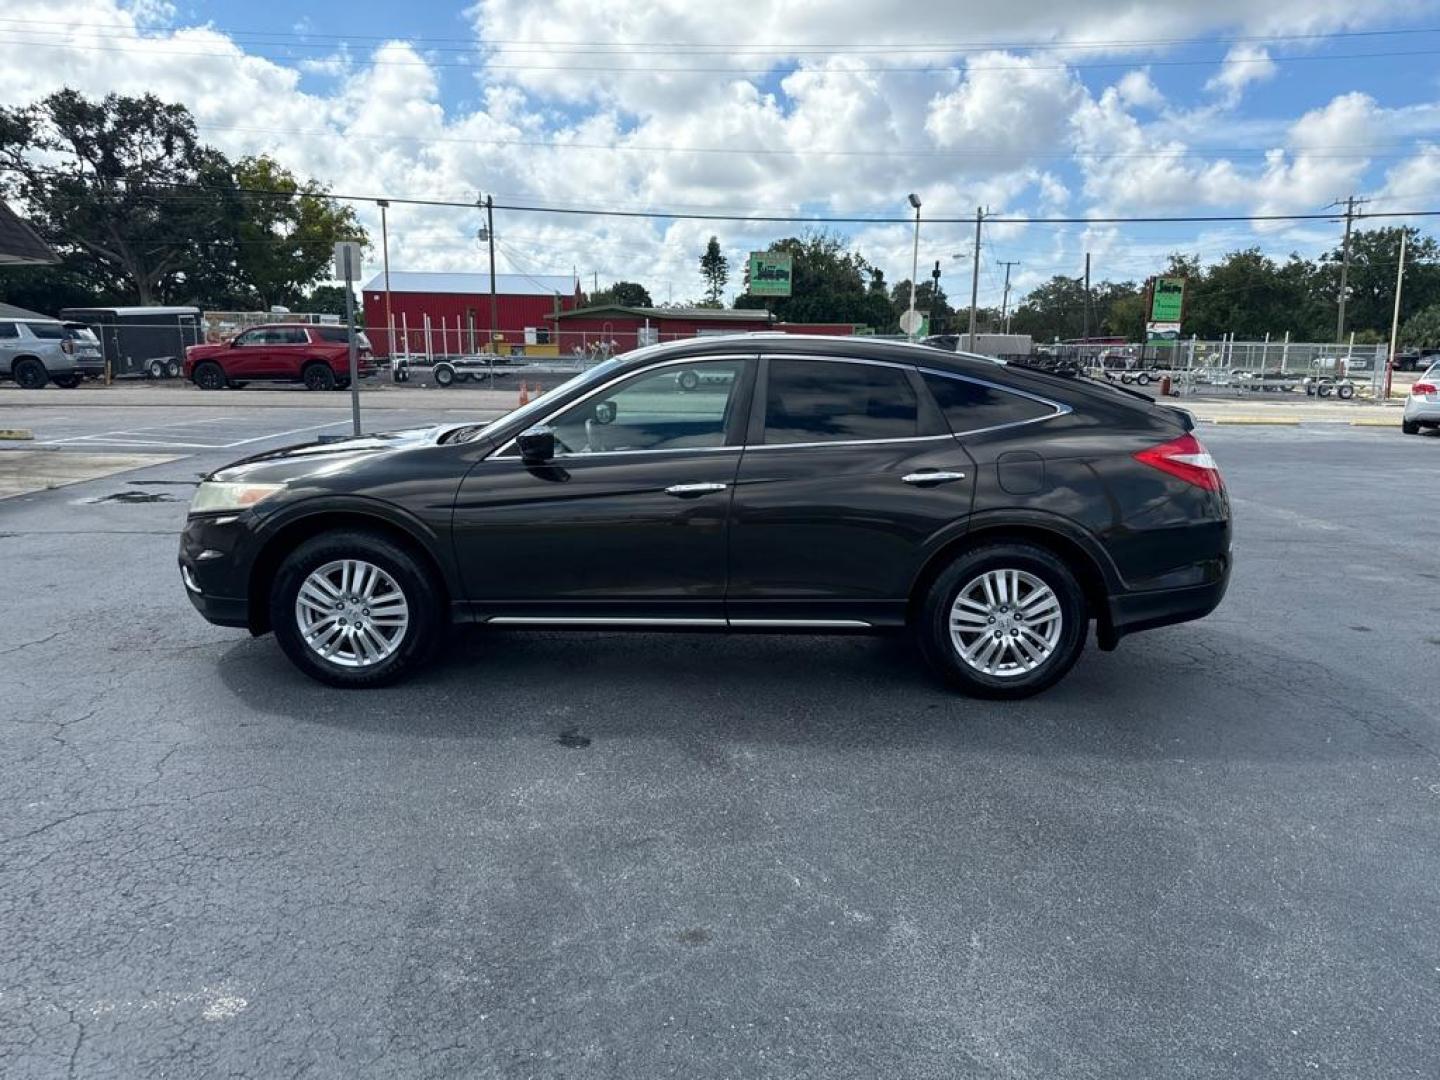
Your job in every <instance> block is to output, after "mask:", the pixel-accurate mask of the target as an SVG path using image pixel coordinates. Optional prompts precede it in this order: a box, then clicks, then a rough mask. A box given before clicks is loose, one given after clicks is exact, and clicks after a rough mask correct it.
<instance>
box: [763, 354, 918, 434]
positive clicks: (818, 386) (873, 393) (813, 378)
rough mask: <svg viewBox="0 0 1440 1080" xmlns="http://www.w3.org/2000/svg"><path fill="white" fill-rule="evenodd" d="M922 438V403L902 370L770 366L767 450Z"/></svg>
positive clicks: (796, 363) (793, 363)
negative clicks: (793, 446) (790, 446)
mask: <svg viewBox="0 0 1440 1080" xmlns="http://www.w3.org/2000/svg"><path fill="white" fill-rule="evenodd" d="M920 433H921V432H920V405H919V400H918V398H917V396H916V393H915V388H914V386H913V385H911V382H910V377H909V375H908V373H907V372H906V369H904V368H902V367H891V366H887V365H882V364H870V363H842V362H840V361H834V360H780V359H772V360H771V361H770V378H769V382H768V383H767V385H766V394H765V434H764V438H763V441H764V442H765V444H766V445H784V444H786V443H816V442H867V441H872V440H875V439H909V438H914V437H915V436H917V435H919V434H920Z"/></svg>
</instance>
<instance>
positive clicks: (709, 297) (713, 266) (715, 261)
mask: <svg viewBox="0 0 1440 1080" xmlns="http://www.w3.org/2000/svg"><path fill="white" fill-rule="evenodd" d="M700 276H701V277H703V278H704V279H705V306H707V307H720V306H721V302H722V300H723V298H724V296H725V283H726V282H727V281H729V280H730V261H729V260H728V259H726V258H725V253H724V252H722V251H721V250H720V241H719V239H718V238H716V237H714V236H712V237H710V242H709V243H708V244H706V245H705V254H704V255H701V256H700Z"/></svg>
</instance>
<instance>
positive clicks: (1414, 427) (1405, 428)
mask: <svg viewBox="0 0 1440 1080" xmlns="http://www.w3.org/2000/svg"><path fill="white" fill-rule="evenodd" d="M1400 430H1401V431H1402V432H1403V433H1404V434H1406V435H1419V434H1420V425H1419V424H1418V423H1417V422H1416V421H1414V420H1401V421H1400Z"/></svg>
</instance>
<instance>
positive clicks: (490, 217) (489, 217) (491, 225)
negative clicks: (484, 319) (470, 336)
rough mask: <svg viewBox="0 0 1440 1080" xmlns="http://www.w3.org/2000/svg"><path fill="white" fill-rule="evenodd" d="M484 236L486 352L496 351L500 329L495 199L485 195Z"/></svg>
mask: <svg viewBox="0 0 1440 1080" xmlns="http://www.w3.org/2000/svg"><path fill="white" fill-rule="evenodd" d="M485 236H486V238H487V239H488V240H489V241H490V344H489V345H488V347H487V348H486V352H496V351H497V349H496V345H495V332H496V331H497V330H499V329H500V301H499V300H498V299H497V298H496V296H495V199H494V198H493V197H492V196H489V195H486V196H485Z"/></svg>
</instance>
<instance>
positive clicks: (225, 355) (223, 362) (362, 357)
mask: <svg viewBox="0 0 1440 1080" xmlns="http://www.w3.org/2000/svg"><path fill="white" fill-rule="evenodd" d="M355 344H356V347H357V349H358V350H359V355H358V357H357V363H358V371H359V373H360V377H361V378H362V379H364V378H368V377H369V376H371V375H373V374H375V361H374V357H373V356H372V354H371V352H370V341H369V339H368V338H366V336H365V335H364V334H361V333H357V334H356V339H355ZM185 377H186V378H187V379H189V380H191V381H192V382H194V384H195V385H196V386H198V387H200V389H201V390H223V389H225V388H226V387H227V386H233V387H238V386H244V385H245V384H246V383H248V382H299V383H304V384H305V386H306V388H307V389H310V390H343V389H345V388H346V387H348V386H349V385H350V336H349V331H348V330H346V328H345V327H343V326H316V325H312V324H309V323H268V324H266V325H265V326H252V327H250V328H249V329H248V330H245V331H243V332H241V333H239V334H236V335H235V336H234V337H233V338H231V339H230V340H229V341H226V342H222V343H221V344H219V345H191V346H190V347H189V348H188V349H186V350H185Z"/></svg>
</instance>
